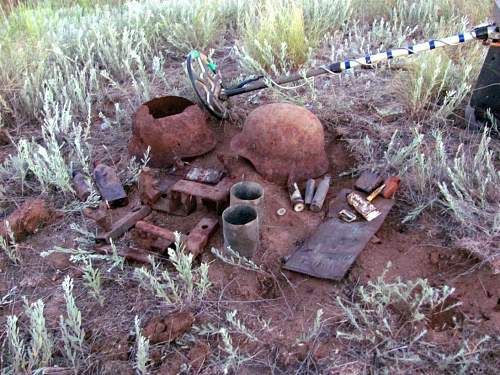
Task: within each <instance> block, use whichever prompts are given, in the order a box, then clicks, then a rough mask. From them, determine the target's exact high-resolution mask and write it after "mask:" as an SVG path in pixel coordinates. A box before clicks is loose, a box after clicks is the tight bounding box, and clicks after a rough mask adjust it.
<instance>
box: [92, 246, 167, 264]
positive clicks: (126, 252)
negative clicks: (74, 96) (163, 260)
mask: <svg viewBox="0 0 500 375" xmlns="http://www.w3.org/2000/svg"><path fill="white" fill-rule="evenodd" d="M94 251H95V252H97V253H99V254H103V255H111V254H113V249H112V248H111V246H108V245H104V246H102V245H100V246H96V247H95V248H94ZM117 253H118V255H119V256H121V257H124V258H125V259H127V260H132V261H134V262H137V263H144V264H149V263H150V261H149V257H150V256H152V257H155V256H157V255H158V254H154V253H152V252H149V251H146V250H143V249H137V248H133V249H132V248H128V249H117Z"/></svg>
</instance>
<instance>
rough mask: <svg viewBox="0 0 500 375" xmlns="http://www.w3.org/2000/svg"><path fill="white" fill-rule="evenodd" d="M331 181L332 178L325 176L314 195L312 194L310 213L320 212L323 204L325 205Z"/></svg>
mask: <svg viewBox="0 0 500 375" xmlns="http://www.w3.org/2000/svg"><path fill="white" fill-rule="evenodd" d="M331 179H332V177H331V176H330V175H326V176H325V177H323V179H322V180H321V182H320V183H319V185H318V188H317V189H316V193H315V194H314V197H313V200H312V202H311V211H313V212H319V211H321V208H322V207H323V203H325V199H326V195H327V194H328V189H330V181H331Z"/></svg>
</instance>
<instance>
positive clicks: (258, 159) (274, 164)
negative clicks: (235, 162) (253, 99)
mask: <svg viewBox="0 0 500 375" xmlns="http://www.w3.org/2000/svg"><path fill="white" fill-rule="evenodd" d="M231 149H232V151H233V152H235V153H236V154H238V155H239V156H242V157H244V158H245V159H247V160H249V161H250V162H251V163H252V164H253V166H254V167H255V169H256V170H257V172H259V173H260V174H261V175H262V176H263V177H264V178H265V179H266V180H269V181H272V182H274V183H279V184H285V183H286V182H287V181H288V180H289V179H291V180H293V181H303V180H307V179H309V178H315V177H319V176H321V175H323V174H325V173H326V171H327V170H328V158H327V155H326V152H325V134H324V130H323V125H322V124H321V122H320V121H319V119H318V118H317V117H316V116H315V115H314V114H313V113H312V112H310V111H308V110H307V109H305V108H303V107H300V106H297V105H293V104H288V103H271V104H266V105H262V106H259V107H258V108H256V109H254V110H253V111H252V112H251V113H250V114H249V115H248V117H247V119H246V121H245V124H244V127H243V131H242V132H241V133H240V134H237V135H236V136H234V137H233V139H232V140H231Z"/></svg>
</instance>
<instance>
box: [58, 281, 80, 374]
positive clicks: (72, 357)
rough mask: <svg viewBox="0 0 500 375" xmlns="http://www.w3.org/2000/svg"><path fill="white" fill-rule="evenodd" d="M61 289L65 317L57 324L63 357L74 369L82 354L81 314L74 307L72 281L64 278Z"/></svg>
mask: <svg viewBox="0 0 500 375" xmlns="http://www.w3.org/2000/svg"><path fill="white" fill-rule="evenodd" d="M62 288H63V292H64V300H65V301H66V315H67V318H66V319H65V318H63V316H62V315H61V316H60V322H59V325H60V327H61V334H62V340H63V345H64V355H65V356H66V358H67V359H68V360H69V361H70V362H71V364H72V366H73V367H74V368H75V369H76V368H78V363H79V361H80V359H81V358H82V356H83V353H84V347H83V344H84V338H85V331H84V330H83V328H82V314H81V312H80V310H79V309H78V307H77V306H76V301H75V297H74V296H73V279H72V278H71V277H69V276H66V277H65V279H64V281H63V284H62Z"/></svg>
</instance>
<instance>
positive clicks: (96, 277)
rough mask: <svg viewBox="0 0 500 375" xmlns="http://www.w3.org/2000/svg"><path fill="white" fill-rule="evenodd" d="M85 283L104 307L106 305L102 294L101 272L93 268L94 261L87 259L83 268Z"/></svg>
mask: <svg viewBox="0 0 500 375" xmlns="http://www.w3.org/2000/svg"><path fill="white" fill-rule="evenodd" d="M83 282H84V284H85V286H86V287H87V288H89V290H90V294H92V297H94V298H95V299H96V301H97V302H99V305H100V306H101V307H102V306H103V305H104V296H103V295H102V293H101V271H100V270H99V269H98V268H94V267H93V266H92V259H86V261H85V262H84V267H83Z"/></svg>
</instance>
